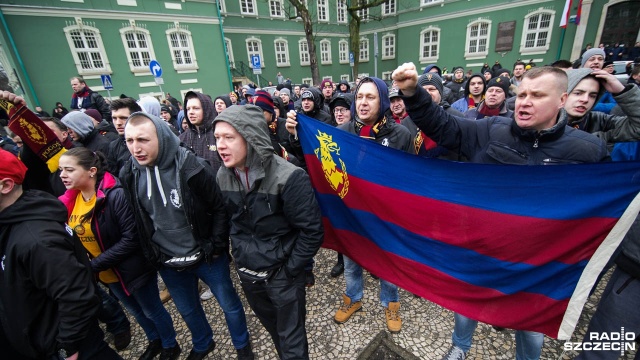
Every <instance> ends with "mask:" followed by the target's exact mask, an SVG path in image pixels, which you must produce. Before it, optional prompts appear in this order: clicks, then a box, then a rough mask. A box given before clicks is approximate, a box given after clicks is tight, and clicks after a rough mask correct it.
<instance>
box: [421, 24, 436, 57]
mask: <svg viewBox="0 0 640 360" xmlns="http://www.w3.org/2000/svg"><path fill="white" fill-rule="evenodd" d="M439 48H440V29H438V28H428V29H425V30H422V32H421V33H420V62H432V61H435V60H438V49H439Z"/></svg>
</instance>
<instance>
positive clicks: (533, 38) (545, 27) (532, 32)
mask: <svg viewBox="0 0 640 360" xmlns="http://www.w3.org/2000/svg"><path fill="white" fill-rule="evenodd" d="M554 16H555V12H554V11H552V10H540V11H536V12H533V13H531V14H529V15H527V16H525V18H524V28H523V29H522V40H521V41H520V53H521V54H544V53H546V52H547V50H549V43H550V42H551V30H552V26H551V24H553V18H554Z"/></svg>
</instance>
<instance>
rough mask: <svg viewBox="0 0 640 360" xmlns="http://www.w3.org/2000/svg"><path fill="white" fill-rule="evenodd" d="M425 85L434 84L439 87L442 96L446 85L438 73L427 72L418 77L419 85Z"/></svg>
mask: <svg viewBox="0 0 640 360" xmlns="http://www.w3.org/2000/svg"><path fill="white" fill-rule="evenodd" d="M425 85H433V86H435V87H436V89H438V92H439V93H440V96H442V93H443V92H444V86H443V85H442V78H441V77H440V76H438V74H436V73H426V74H422V75H420V77H419V78H418V86H420V87H423V86H425Z"/></svg>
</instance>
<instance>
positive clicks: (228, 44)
mask: <svg viewBox="0 0 640 360" xmlns="http://www.w3.org/2000/svg"><path fill="white" fill-rule="evenodd" d="M224 46H225V50H226V51H227V58H228V59H229V67H230V68H232V69H235V68H236V65H235V59H234V57H233V46H232V45H231V39H229V38H224Z"/></svg>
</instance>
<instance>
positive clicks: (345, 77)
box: [340, 74, 351, 82]
mask: <svg viewBox="0 0 640 360" xmlns="http://www.w3.org/2000/svg"><path fill="white" fill-rule="evenodd" d="M350 77H351V75H349V74H342V75H340V81H342V80H346V81H347V82H349V78H350Z"/></svg>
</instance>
